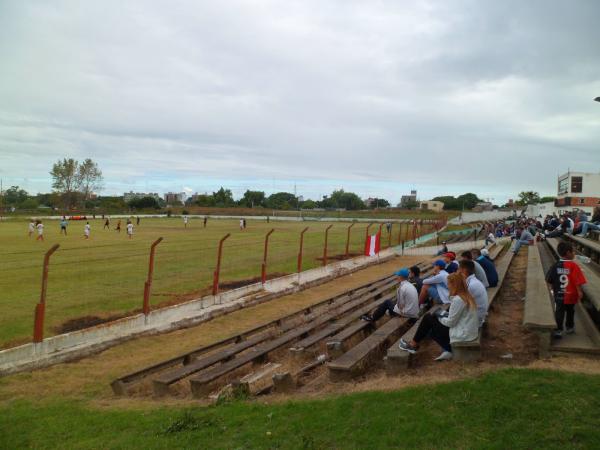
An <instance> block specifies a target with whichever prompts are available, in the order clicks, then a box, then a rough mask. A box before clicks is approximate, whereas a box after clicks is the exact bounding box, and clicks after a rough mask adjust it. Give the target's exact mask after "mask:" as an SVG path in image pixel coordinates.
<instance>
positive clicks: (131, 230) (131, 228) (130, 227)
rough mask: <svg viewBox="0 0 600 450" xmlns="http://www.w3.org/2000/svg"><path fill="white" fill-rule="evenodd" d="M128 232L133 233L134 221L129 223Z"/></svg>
mask: <svg viewBox="0 0 600 450" xmlns="http://www.w3.org/2000/svg"><path fill="white" fill-rule="evenodd" d="M127 234H133V224H132V223H128V224H127Z"/></svg>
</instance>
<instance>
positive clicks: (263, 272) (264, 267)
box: [260, 228, 275, 284]
mask: <svg viewBox="0 0 600 450" xmlns="http://www.w3.org/2000/svg"><path fill="white" fill-rule="evenodd" d="M273 231H275V228H271V231H269V232H268V233H267V235H266V236H265V253H264V255H263V262H262V270H261V274H260V279H261V281H262V284H265V282H266V281H267V252H268V251H269V236H271V234H272V233H273Z"/></svg>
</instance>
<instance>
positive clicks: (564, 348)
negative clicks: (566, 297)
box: [550, 304, 600, 355]
mask: <svg viewBox="0 0 600 450" xmlns="http://www.w3.org/2000/svg"><path fill="white" fill-rule="evenodd" d="M586 319H589V316H588V315H587V313H586V312H585V310H584V308H583V307H582V306H581V304H578V305H577V306H576V307H575V333H574V334H565V335H564V336H563V337H562V339H554V340H553V341H552V343H551V347H550V348H551V350H552V352H565V353H584V354H597V355H598V354H600V345H598V342H597V336H596V339H594V337H593V336H594V334H593V333H592V334H591V333H589V332H588V330H589V329H590V324H589V323H586ZM592 326H593V324H592ZM596 335H597V333H596Z"/></svg>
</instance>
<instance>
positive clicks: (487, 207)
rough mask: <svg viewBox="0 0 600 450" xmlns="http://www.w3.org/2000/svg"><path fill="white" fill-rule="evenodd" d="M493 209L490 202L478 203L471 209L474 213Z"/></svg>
mask: <svg viewBox="0 0 600 450" xmlns="http://www.w3.org/2000/svg"><path fill="white" fill-rule="evenodd" d="M493 209H494V205H492V203H491V202H479V203H477V204H476V205H475V207H474V208H473V211H475V212H483V211H492V210H493Z"/></svg>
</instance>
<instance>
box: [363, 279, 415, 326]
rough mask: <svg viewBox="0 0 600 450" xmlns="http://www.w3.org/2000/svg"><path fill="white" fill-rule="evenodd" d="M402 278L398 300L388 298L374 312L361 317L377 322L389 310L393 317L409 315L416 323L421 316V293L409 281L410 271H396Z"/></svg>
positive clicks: (411, 320) (397, 295)
mask: <svg viewBox="0 0 600 450" xmlns="http://www.w3.org/2000/svg"><path fill="white" fill-rule="evenodd" d="M394 275H396V276H397V277H398V279H399V280H400V286H398V290H397V291H396V301H394V300H391V299H390V300H386V301H384V302H383V303H381V304H380V305H379V306H378V307H377V309H375V311H374V312H373V314H372V315H371V314H365V315H364V316H362V317H361V319H362V320H365V321H367V322H376V321H377V320H379V319H381V318H382V317H383V316H384V315H385V313H386V312H387V313H388V314H389V315H390V316H391V317H397V316H400V317H407V318H408V319H409V320H408V322H409V323H415V322H416V321H417V319H418V318H419V294H418V293H417V288H415V286H414V285H413V284H412V283H411V282H410V281H408V277H409V276H410V271H409V270H408V269H401V270H399V271H398V272H396V273H394Z"/></svg>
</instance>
